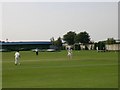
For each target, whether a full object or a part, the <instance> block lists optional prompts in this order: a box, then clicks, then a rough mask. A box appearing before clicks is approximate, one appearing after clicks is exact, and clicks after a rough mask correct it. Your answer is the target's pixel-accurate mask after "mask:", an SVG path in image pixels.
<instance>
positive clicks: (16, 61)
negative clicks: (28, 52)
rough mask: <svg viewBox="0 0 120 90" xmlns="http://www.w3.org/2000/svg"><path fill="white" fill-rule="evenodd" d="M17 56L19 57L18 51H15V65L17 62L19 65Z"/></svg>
mask: <svg viewBox="0 0 120 90" xmlns="http://www.w3.org/2000/svg"><path fill="white" fill-rule="evenodd" d="M19 58H20V53H19V51H17V52H15V65H17V64H19V65H20V61H19Z"/></svg>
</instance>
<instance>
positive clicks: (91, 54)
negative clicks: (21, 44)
mask: <svg viewBox="0 0 120 90" xmlns="http://www.w3.org/2000/svg"><path fill="white" fill-rule="evenodd" d="M14 53H15V52H3V53H2V61H3V62H2V64H3V68H2V71H3V72H2V80H3V81H2V87H3V88H21V87H22V88H118V65H117V64H118V53H116V52H99V53H98V52H96V51H73V58H72V59H71V60H69V59H68V58H67V52H66V51H61V52H40V53H39V55H38V56H36V55H35V52H31V51H22V52H20V53H21V59H20V62H21V65H20V66H19V65H18V66H15V65H14Z"/></svg>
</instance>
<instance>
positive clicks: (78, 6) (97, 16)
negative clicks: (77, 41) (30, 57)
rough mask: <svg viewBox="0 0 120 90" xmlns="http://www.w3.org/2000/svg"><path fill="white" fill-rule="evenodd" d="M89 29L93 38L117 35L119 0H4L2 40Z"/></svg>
mask: <svg viewBox="0 0 120 90" xmlns="http://www.w3.org/2000/svg"><path fill="white" fill-rule="evenodd" d="M68 31H75V32H76V33H79V32H83V31H86V32H88V33H89V35H90V37H91V40H93V41H99V40H106V39H107V38H115V39H118V3H117V2H5V3H3V4H2V37H1V39H2V40H5V39H6V38H8V39H9V41H28V40H29V41H30V40H32V41H33V40H44V41H46V40H50V38H51V37H54V38H55V39H57V38H58V37H59V36H60V37H63V35H64V34H66V33H67V32H68Z"/></svg>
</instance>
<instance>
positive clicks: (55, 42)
mask: <svg viewBox="0 0 120 90" xmlns="http://www.w3.org/2000/svg"><path fill="white" fill-rule="evenodd" d="M50 40H51V42H52V45H51V46H50V48H52V49H56V50H58V49H59V50H60V49H61V47H62V39H61V38H60V37H59V38H58V39H57V40H54V37H52V38H51V39H50Z"/></svg>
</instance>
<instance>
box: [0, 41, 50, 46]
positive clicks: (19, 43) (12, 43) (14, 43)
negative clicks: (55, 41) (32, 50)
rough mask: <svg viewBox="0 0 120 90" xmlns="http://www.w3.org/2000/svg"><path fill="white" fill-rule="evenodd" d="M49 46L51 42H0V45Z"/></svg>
mask: <svg viewBox="0 0 120 90" xmlns="http://www.w3.org/2000/svg"><path fill="white" fill-rule="evenodd" d="M40 44H44V45H49V44H52V43H51V42H47V41H32V42H0V45H40Z"/></svg>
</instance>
